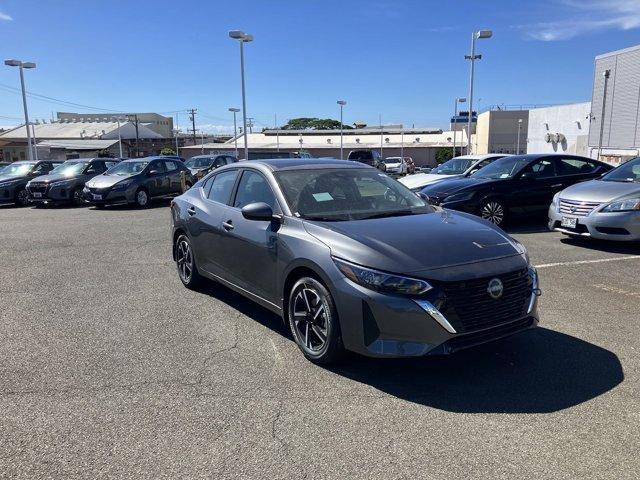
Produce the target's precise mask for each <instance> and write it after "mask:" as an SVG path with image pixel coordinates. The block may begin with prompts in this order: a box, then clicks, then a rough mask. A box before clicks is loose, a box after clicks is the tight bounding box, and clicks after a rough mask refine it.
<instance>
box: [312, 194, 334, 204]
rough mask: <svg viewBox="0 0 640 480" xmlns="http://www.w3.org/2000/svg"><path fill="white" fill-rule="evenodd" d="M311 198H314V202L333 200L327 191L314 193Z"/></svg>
mask: <svg viewBox="0 0 640 480" xmlns="http://www.w3.org/2000/svg"><path fill="white" fill-rule="evenodd" d="M313 198H315V200H316V202H330V201H331V200H333V197H332V196H331V194H330V193H329V192H322V193H314V194H313Z"/></svg>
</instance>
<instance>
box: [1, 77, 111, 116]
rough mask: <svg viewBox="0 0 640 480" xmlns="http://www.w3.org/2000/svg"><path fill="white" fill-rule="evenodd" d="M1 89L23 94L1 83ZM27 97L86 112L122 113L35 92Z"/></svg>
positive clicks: (27, 93)
mask: <svg viewBox="0 0 640 480" xmlns="http://www.w3.org/2000/svg"><path fill="white" fill-rule="evenodd" d="M0 88H2V89H4V90H5V91H9V92H11V93H16V94H21V91H20V89H19V88H15V87H12V86H10V85H5V84H3V83H0ZM26 95H27V96H28V97H30V98H33V99H35V100H40V101H48V102H50V103H56V104H61V105H65V106H71V107H76V108H83V109H85V110H96V111H100V112H113V113H120V111H119V110H111V109H109V108H100V107H92V106H91V105H84V104H82V103H75V102H69V101H67V100H61V99H59V98H54V97H49V96H47V95H41V94H39V93H34V92H26Z"/></svg>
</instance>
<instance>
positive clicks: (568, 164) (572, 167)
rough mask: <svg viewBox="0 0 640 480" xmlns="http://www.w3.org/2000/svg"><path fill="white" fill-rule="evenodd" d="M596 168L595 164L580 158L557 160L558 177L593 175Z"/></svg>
mask: <svg viewBox="0 0 640 480" xmlns="http://www.w3.org/2000/svg"><path fill="white" fill-rule="evenodd" d="M597 168H598V166H597V165H596V164H595V163H593V162H589V161H588V160H582V159H581V158H560V159H558V175H584V174H586V173H593V172H594V171H595V170H596V169H597Z"/></svg>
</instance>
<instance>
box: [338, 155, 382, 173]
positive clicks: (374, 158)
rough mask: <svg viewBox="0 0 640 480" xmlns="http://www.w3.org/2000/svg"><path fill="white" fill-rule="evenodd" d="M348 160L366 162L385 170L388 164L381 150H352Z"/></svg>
mask: <svg viewBox="0 0 640 480" xmlns="http://www.w3.org/2000/svg"><path fill="white" fill-rule="evenodd" d="M347 160H353V161H354V162H360V163H364V164H366V165H370V166H372V167H376V168H377V169H379V170H382V171H383V172H384V171H385V170H386V166H385V164H384V162H383V161H382V157H381V156H380V152H378V151H377V150H351V151H350V152H349V156H348V157H347Z"/></svg>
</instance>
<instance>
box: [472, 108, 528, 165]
mask: <svg viewBox="0 0 640 480" xmlns="http://www.w3.org/2000/svg"><path fill="white" fill-rule="evenodd" d="M528 125H529V110H521V109H517V110H509V109H505V108H503V107H494V108H491V109H490V110H488V111H486V112H482V113H481V114H480V115H478V121H477V125H476V133H475V135H472V136H471V144H472V152H473V153H476V154H479V155H484V154H487V153H511V154H513V153H525V152H526V151H527V135H528V133H527V132H528Z"/></svg>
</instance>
